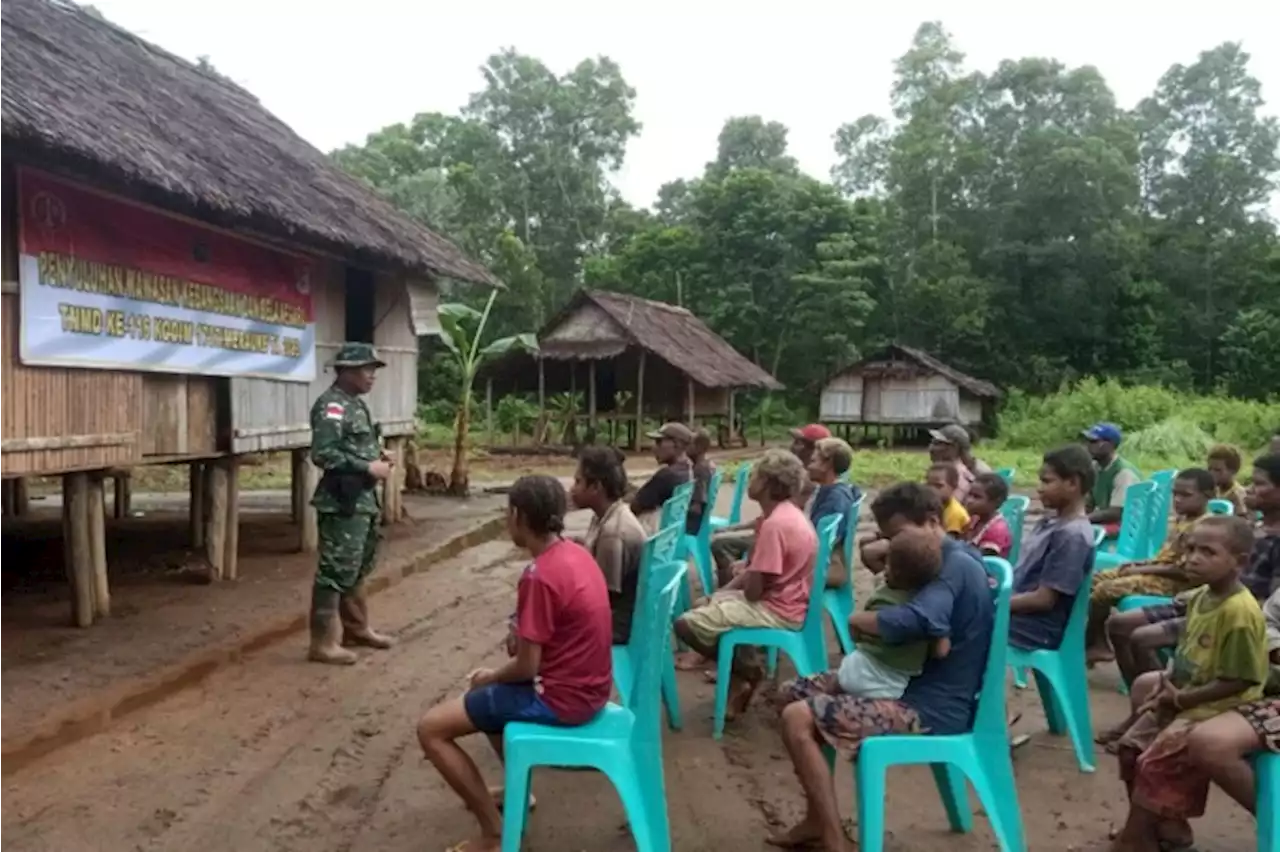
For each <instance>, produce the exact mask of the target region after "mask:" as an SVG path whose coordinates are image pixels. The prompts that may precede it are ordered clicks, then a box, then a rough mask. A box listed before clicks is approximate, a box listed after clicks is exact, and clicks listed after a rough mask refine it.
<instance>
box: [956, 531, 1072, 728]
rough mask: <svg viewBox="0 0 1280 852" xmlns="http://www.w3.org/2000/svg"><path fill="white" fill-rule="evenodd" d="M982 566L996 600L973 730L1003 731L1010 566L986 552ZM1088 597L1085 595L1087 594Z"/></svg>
mask: <svg viewBox="0 0 1280 852" xmlns="http://www.w3.org/2000/svg"><path fill="white" fill-rule="evenodd" d="M982 567H983V568H985V569H986V571H987V576H989V577H992V578H994V579H995V581H996V584H995V587H994V588H993V589H992V590H991V597H992V598H993V599H994V600H995V604H996V619H995V624H994V626H993V628H992V631H991V648H990V650H989V651H988V652H987V667H986V669H985V670H984V671H983V673H982V689H981V690H979V692H978V707H977V710H976V711H975V712H974V715H973V730H974V731H975V732H977V731H1000V732H1005V731H1006V724H1007V722H1008V720H1007V719H1006V718H1005V712H1004V701H1005V672H1004V668H1005V658H1006V654H1007V649H1008V644H1009V643H1008V642H1007V641H1006V637H1007V636H1008V635H1009V598H1010V596H1011V595H1012V593H1013V568H1012V566H1010V565H1009V561H1008V560H1007V559H1000V558H999V557H997V556H986V557H983V559H982ZM1086 597H1087V596H1086Z"/></svg>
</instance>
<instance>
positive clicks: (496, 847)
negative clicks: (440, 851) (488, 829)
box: [445, 837, 502, 852]
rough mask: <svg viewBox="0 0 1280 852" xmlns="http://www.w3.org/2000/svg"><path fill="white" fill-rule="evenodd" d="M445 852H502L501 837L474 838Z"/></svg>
mask: <svg viewBox="0 0 1280 852" xmlns="http://www.w3.org/2000/svg"><path fill="white" fill-rule="evenodd" d="M445 852H502V838H501V837H473V838H472V839H470V840H464V841H462V842H461V843H459V844H457V845H455V846H450V847H449V848H448V849H446V850H445Z"/></svg>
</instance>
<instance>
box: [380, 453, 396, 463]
mask: <svg viewBox="0 0 1280 852" xmlns="http://www.w3.org/2000/svg"><path fill="white" fill-rule="evenodd" d="M378 458H380V459H382V460H383V461H384V462H386V463H387V464H390V465H394V464H395V460H394V459H392V458H391V453H389V452H387V451H386V450H381V451H380V452H379V453H378Z"/></svg>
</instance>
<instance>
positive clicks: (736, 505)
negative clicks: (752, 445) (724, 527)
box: [729, 462, 751, 524]
mask: <svg viewBox="0 0 1280 852" xmlns="http://www.w3.org/2000/svg"><path fill="white" fill-rule="evenodd" d="M735 476H736V477H737V480H736V481H735V482H734V485H733V503H732V504H731V505H730V506H729V523H730V524H736V523H738V522H740V521H741V520H742V501H744V500H746V499H747V483H748V482H749V481H750V480H751V462H746V463H744V464H743V465H741V466H740V467H739V468H738V472H737V473H736V474H735Z"/></svg>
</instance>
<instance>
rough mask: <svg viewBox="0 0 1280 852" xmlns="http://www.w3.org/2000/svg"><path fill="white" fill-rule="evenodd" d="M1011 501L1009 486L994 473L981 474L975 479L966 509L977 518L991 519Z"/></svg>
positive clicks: (965, 501) (966, 499)
mask: <svg viewBox="0 0 1280 852" xmlns="http://www.w3.org/2000/svg"><path fill="white" fill-rule="evenodd" d="M1008 499H1009V484H1008V483H1006V482H1005V481H1004V478H1003V477H1000V476H997V475H996V474H994V473H980V474H978V475H977V476H975V477H974V478H973V484H972V485H970V486H969V494H968V496H966V497H965V498H964V507H965V509H967V510H968V512H969V514H970V515H972V516H973V517H975V518H990V517H991V516H992V515H994V514H995V513H996V512H998V511H1000V507H1001V506H1003V505H1004V501H1005V500H1008Z"/></svg>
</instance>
